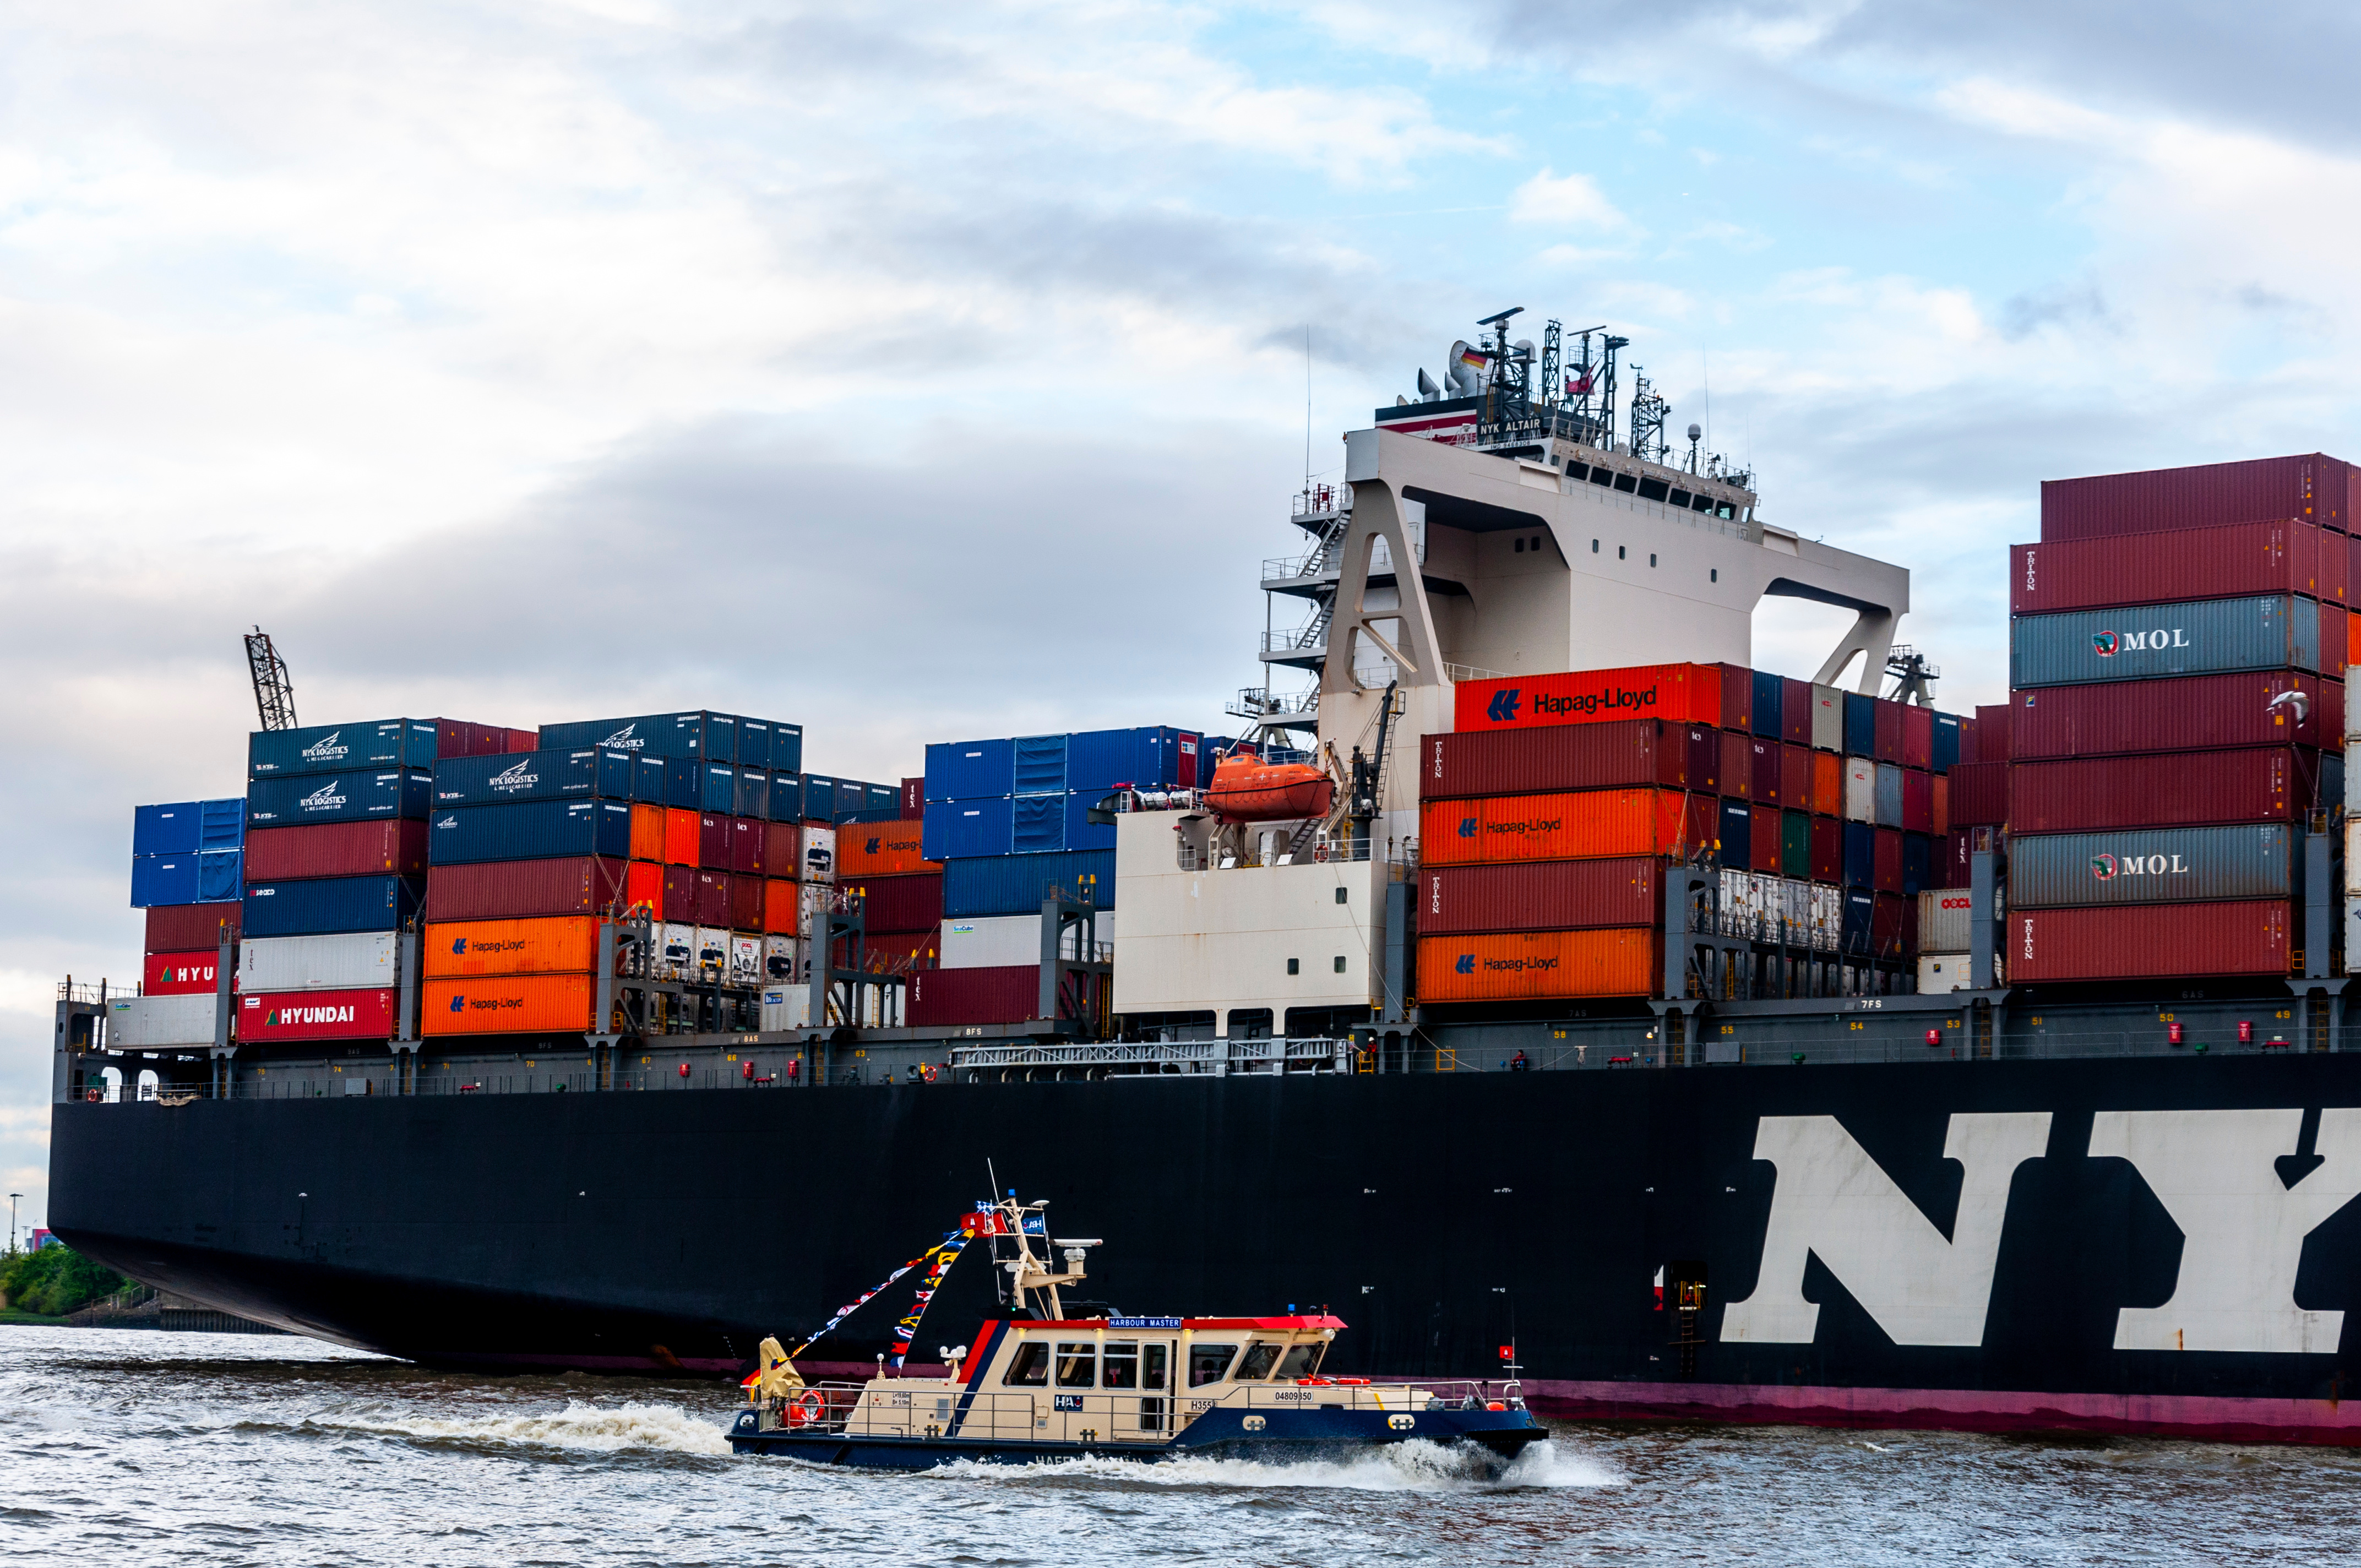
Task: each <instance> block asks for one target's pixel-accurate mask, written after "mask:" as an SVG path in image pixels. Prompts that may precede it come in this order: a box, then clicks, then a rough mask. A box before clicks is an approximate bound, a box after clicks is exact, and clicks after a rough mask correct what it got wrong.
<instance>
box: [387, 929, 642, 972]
mask: <svg viewBox="0 0 2361 1568" xmlns="http://www.w3.org/2000/svg"><path fill="white" fill-rule="evenodd" d="M598 924H599V923H598V920H597V919H596V918H595V917H593V916H584V915H572V916H549V917H544V918H541V919H534V920H449V921H443V922H440V923H435V922H430V923H429V924H428V925H427V927H426V929H425V932H424V934H423V938H422V939H421V942H420V948H421V950H422V953H423V958H422V959H421V962H420V970H421V972H422V973H423V974H424V975H425V977H426V978H427V979H429V980H448V979H451V978H453V977H455V976H472V975H504V974H566V973H583V974H593V973H596V972H597V971H598Z"/></svg>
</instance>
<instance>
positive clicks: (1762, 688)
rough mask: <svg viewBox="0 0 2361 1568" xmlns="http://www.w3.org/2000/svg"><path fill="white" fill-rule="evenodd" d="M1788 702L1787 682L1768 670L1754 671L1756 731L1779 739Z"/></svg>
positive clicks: (1753, 716) (1758, 733)
mask: <svg viewBox="0 0 2361 1568" xmlns="http://www.w3.org/2000/svg"><path fill="white" fill-rule="evenodd" d="M1786 702H1787V683H1786V682H1784V681H1783V680H1781V679H1780V678H1779V677H1778V676H1776V675H1774V674H1771V673H1770V672H1769V671H1767V670H1757V671H1755V672H1754V712H1753V714H1752V718H1753V722H1754V733H1756V734H1757V735H1768V736H1771V737H1772V738H1773V739H1774V740H1775V739H1777V738H1778V736H1779V734H1780V715H1781V714H1782V712H1784V709H1785V707H1786Z"/></svg>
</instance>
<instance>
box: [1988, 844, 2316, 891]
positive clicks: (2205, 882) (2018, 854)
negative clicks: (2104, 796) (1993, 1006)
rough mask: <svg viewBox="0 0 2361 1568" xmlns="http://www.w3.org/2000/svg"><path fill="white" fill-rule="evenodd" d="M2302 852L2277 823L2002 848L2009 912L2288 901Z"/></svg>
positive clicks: (2293, 889) (2295, 885)
mask: <svg viewBox="0 0 2361 1568" xmlns="http://www.w3.org/2000/svg"><path fill="white" fill-rule="evenodd" d="M2299 850H2300V845H2299V843H2298V841H2297V839H2295V836H2294V833H2293V830H2292V829H2291V828H2289V827H2287V826H2286V825H2285V824H2283V823H2251V824H2246V825H2242V826H2236V827H2228V828H2114V829H2111V830H2109V831H2107V832H2103V833H2021V834H2018V835H2016V836H2015V837H2014V838H2012V839H2010V840H2009V845H2008V905H2009V907H2010V908H2012V909H2047V908H2072V907H2076V906H2080V905H2102V904H2197V903H2203V902H2210V901H2212V900H2215V899H2256V898H2292V897H2294V896H2295V895H2296V894H2297V891H2298V884H2299V881H2300V877H2301V867H2300V866H2299V865H2298V864H2297V856H2298V853H2299Z"/></svg>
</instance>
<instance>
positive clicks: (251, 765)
mask: <svg viewBox="0 0 2361 1568" xmlns="http://www.w3.org/2000/svg"><path fill="white" fill-rule="evenodd" d="M441 728H442V726H441V725H440V724H439V723H438V722H437V721H436V720H434V719H432V718H365V719H362V720H361V721H360V722H358V723H357V724H315V725H313V726H311V727H310V728H309V729H258V730H256V731H254V732H253V733H252V734H250V735H248V736H247V740H246V776H247V778H249V779H263V778H276V777H278V776H279V775H280V774H281V773H342V772H345V771H347V770H352V771H358V770H361V769H378V768H432V767H433V766H434V758H435V743H434V738H435V735H436V732H437V731H438V730H440V729H441Z"/></svg>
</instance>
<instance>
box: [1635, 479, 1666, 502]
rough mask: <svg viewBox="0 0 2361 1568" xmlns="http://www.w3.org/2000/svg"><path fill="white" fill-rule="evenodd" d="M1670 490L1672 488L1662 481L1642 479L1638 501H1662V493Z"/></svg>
mask: <svg viewBox="0 0 2361 1568" xmlns="http://www.w3.org/2000/svg"><path fill="white" fill-rule="evenodd" d="M1671 488H1672V487H1671V486H1670V485H1667V484H1665V483H1664V480H1662V479H1642V480H1641V481H1640V499H1642V500H1643V501H1660V500H1663V499H1664V492H1665V491H1667V490H1669V489H1671Z"/></svg>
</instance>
